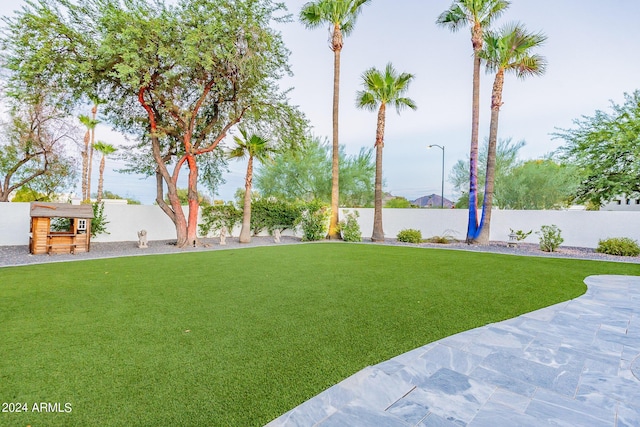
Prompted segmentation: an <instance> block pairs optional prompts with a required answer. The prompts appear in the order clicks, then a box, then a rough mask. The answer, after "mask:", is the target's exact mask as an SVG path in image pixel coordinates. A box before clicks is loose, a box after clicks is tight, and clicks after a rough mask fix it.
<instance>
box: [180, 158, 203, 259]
mask: <svg viewBox="0 0 640 427" xmlns="http://www.w3.org/2000/svg"><path fill="white" fill-rule="evenodd" d="M187 164H188V165H189V188H188V192H187V197H188V199H189V217H188V222H187V241H186V244H185V246H186V245H193V246H194V247H195V246H196V245H197V244H198V213H199V212H200V200H198V165H197V164H196V157H195V156H194V155H188V156H187ZM176 185H177V174H176ZM180 247H183V246H180Z"/></svg>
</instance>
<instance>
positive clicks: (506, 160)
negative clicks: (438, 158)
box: [449, 138, 526, 207]
mask: <svg viewBox="0 0 640 427" xmlns="http://www.w3.org/2000/svg"><path fill="white" fill-rule="evenodd" d="M525 144H526V142H525V141H524V140H521V141H518V142H516V143H514V142H513V141H512V139H511V138H507V139H501V140H499V141H498V144H497V147H496V193H498V192H499V188H500V185H502V184H503V183H504V177H505V175H507V174H508V173H509V171H510V170H511V169H512V168H514V167H516V166H518V165H519V164H520V161H519V160H518V152H519V151H520V149H521V148H522V147H524V146H525ZM488 147H489V141H488V140H485V142H484V144H483V145H482V147H481V149H480V153H479V162H478V163H479V165H478V180H479V181H480V182H484V181H485V173H486V172H485V169H486V167H487V151H488ZM449 182H450V183H451V184H453V188H454V190H455V191H458V192H460V193H463V194H468V193H469V160H468V159H467V160H466V161H464V160H458V161H457V162H456V164H454V165H453V168H452V169H451V173H450V174H449ZM466 200H468V198H467V199H466ZM480 200H482V198H480ZM467 204H468V202H467ZM456 207H460V206H458V204H456Z"/></svg>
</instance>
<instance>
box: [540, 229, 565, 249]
mask: <svg viewBox="0 0 640 427" xmlns="http://www.w3.org/2000/svg"><path fill="white" fill-rule="evenodd" d="M561 232H562V230H560V229H559V228H558V226H556V225H543V226H542V227H540V231H539V232H538V233H536V234H539V235H540V249H541V250H543V251H545V252H555V251H556V249H558V247H559V246H560V245H561V244H562V242H564V239H563V238H562V237H561V236H560V233H561Z"/></svg>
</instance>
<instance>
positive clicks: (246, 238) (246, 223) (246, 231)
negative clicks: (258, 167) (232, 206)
mask: <svg viewBox="0 0 640 427" xmlns="http://www.w3.org/2000/svg"><path fill="white" fill-rule="evenodd" d="M252 180H253V157H252V156H251V155H249V163H248V164H247V176H246V178H245V181H244V206H243V208H242V229H241V230H240V243H250V242H251V181H252Z"/></svg>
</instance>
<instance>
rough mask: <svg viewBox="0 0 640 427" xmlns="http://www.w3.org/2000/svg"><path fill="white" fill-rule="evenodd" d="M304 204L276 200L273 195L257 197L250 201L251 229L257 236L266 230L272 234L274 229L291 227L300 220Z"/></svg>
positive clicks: (281, 229)
mask: <svg viewBox="0 0 640 427" xmlns="http://www.w3.org/2000/svg"><path fill="white" fill-rule="evenodd" d="M303 208H304V206H303V205H301V204H300V203H292V202H287V201H284V200H278V199H276V198H274V197H265V198H258V199H255V200H253V201H252V202H251V230H253V235H254V236H257V235H258V234H260V232H261V231H263V230H265V229H266V230H267V231H268V232H269V234H273V231H274V230H275V229H279V230H280V231H283V230H286V229H292V228H294V227H295V224H297V223H298V222H299V221H300V215H301V214H302V210H303Z"/></svg>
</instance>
